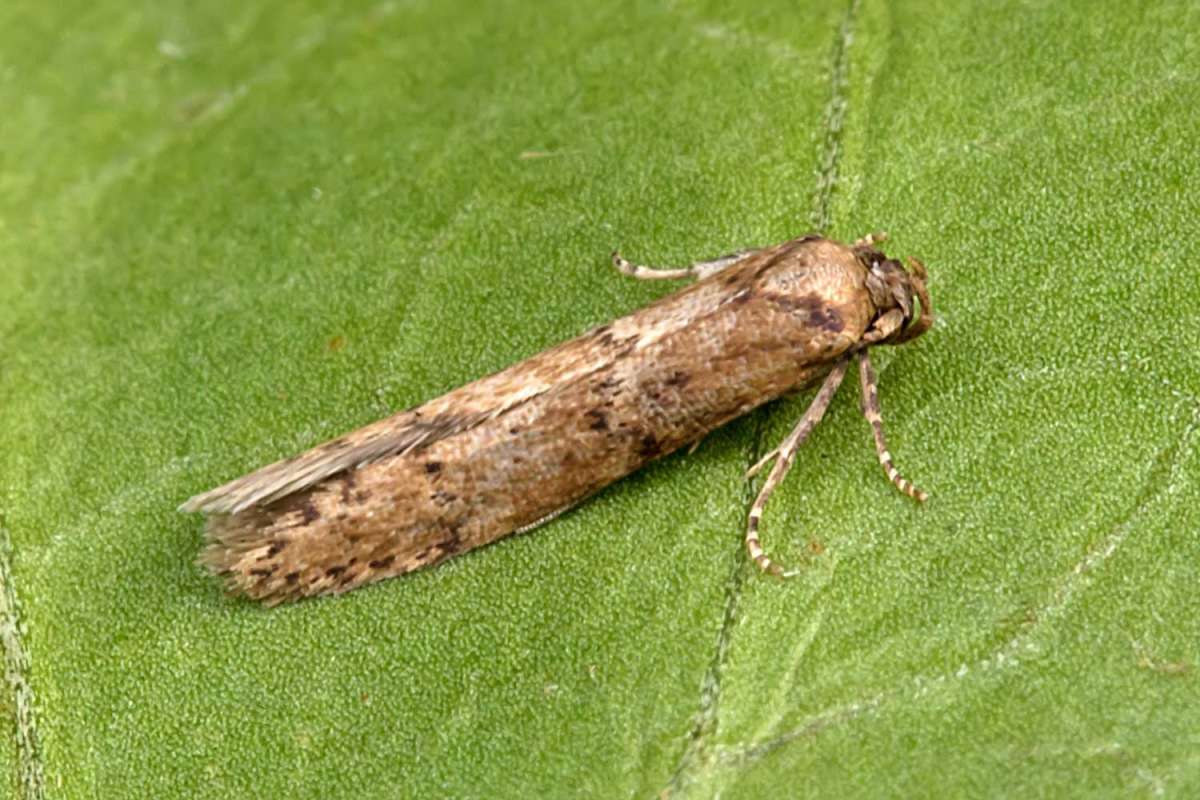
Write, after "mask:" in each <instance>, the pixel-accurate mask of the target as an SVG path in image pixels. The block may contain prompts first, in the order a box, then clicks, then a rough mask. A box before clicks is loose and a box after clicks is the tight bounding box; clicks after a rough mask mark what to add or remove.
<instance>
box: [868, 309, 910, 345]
mask: <svg viewBox="0 0 1200 800" xmlns="http://www.w3.org/2000/svg"><path fill="white" fill-rule="evenodd" d="M903 326H904V312H903V311H901V310H900V309H898V308H893V309H892V310H891V311H885V312H884V313H883V314H880V315H879V319H877V320H875V324H874V325H872V326H871V328H870V330H868V331H867V332H866V333H864V334H863V337H862V339H859V342H858V348H859V349H860V351H861V352H866V349H867V347H869V346H870V345H873V344H878V343H879V342H882V341H886V340H887V339H889V338H890V337H892V336H895V335H896V334H898V333H899V332H900V328H901V327H903Z"/></svg>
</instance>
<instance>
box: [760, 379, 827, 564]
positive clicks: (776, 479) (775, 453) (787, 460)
mask: <svg viewBox="0 0 1200 800" xmlns="http://www.w3.org/2000/svg"><path fill="white" fill-rule="evenodd" d="M849 363H850V362H849V361H848V360H842V361H839V362H838V363H837V364H836V365H834V367H833V369H832V370H830V372H829V375H828V376H827V377H826V378H825V382H824V383H823V384H821V388H820V389H819V390H818V391H817V396H816V397H815V398H813V401H812V404H811V405H809V407H808V410H807V411H805V412H804V416H803V417H801V418H800V422H798V423H796V427H795V428H793V429H792V432H791V433H789V434H788V435H787V438H786V439H784V440H783V442H782V443H781V444H780V445H779V447H777V448H775V449H774V450H772V451H771V452H770V453H769V454H768V458H772V457H773V458H774V459H775V466H774V467H772V468H771V472H770V473H769V474H768V475H767V480H766V483H764V484H763V487H762V489H761V490H759V492H758V497H756V498H755V499H754V505H752V506H750V516H749V518H748V519H747V520H746V549H747V550H749V551H750V558H752V559H754V563H755V564H757V565H758V567H759V569H761V570H762V571H763V572H769V573H771V574H772V575H777V576H779V577H781V578H786V577H789V576H790V575H793V574H795V573H792V572H784V570H783V568H782V567H780V566H779V565H778V564H776V563H775V562H773V561H771V559H769V558H767V554H766V553H765V552H763V548H762V544H760V543H759V541H758V521H759V520H760V519H762V513H763V508H764V507H765V506H766V504H767V500H768V498H770V496H771V492H773V491H775V487H776V486H778V485H779V483H780V481H782V480H783V478H784V476H785V475H787V473H788V470H789V469H791V468H792V459H793V458H795V456H796V450H797V448H799V447H800V445H801V444H803V443H804V440H805V439H807V438H808V435H809V434H810V433H812V429H813V428H815V427H816V426H817V423H818V422H820V421H821V417H823V416H825V410H826V409H827V408H829V402H830V401H831V400H833V396H834V394H836V393H837V390H838V386H840V385H841V383H842V378H845V377H846V367H847V366H849ZM762 463H764V462H760V465H761V464H762ZM757 468H758V467H757V466H756V467H755V468H753V469H757Z"/></svg>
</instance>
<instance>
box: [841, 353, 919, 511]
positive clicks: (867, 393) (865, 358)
mask: <svg viewBox="0 0 1200 800" xmlns="http://www.w3.org/2000/svg"><path fill="white" fill-rule="evenodd" d="M858 377H859V382H860V383H861V384H862V406H861V407H862V413H863V416H864V417H866V418H867V422H868V423H869V424H870V425H871V433H872V434H873V435H874V436H875V453H876V454H877V455H878V456H879V465H880V466H881V467H883V471H884V472H885V473H887V476H888V480H889V481H891V482H892V484H893V485H894V486H895V487H896V488H897V489H899V490H900V491H902V492H904V493H905V494H906V495H908V496H909V497H911V498H913V499H914V500H916V501H917V502H919V503H924V502H925V500H926V499H928V497H929V495H928V494H926V493H925V492H923V491H922V490H920V489H918V488H917V487H916V486H914V485H913V484H912V482H911V481H909V480H908V479H907V478H905V477H904V476H903V475H901V474H900V471H899V470H897V469H896V467H895V465H893V464H892V454H891V453H889V452H888V446H887V439H885V438H884V436H883V413H882V412H881V411H880V408H879V386H878V384H877V383H876V380H875V370H874V369H872V368H871V357H870V356H869V355H867V351H866V350H863V351H861V352H860V353H859V354H858Z"/></svg>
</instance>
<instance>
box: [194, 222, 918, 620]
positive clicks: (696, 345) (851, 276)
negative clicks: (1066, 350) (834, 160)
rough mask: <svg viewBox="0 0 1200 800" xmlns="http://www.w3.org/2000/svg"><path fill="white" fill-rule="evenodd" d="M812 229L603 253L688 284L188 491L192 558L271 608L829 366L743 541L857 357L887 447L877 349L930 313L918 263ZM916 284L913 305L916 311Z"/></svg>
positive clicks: (543, 501)
mask: <svg viewBox="0 0 1200 800" xmlns="http://www.w3.org/2000/svg"><path fill="white" fill-rule="evenodd" d="M882 239H883V235H882V234H877V235H873V236H867V237H865V238H863V239H860V240H859V241H857V242H855V243H854V244H851V245H846V244H842V243H840V242H835V241H831V240H829V239H824V238H821V237H819V236H805V237H803V238H801V239H796V240H793V241H790V242H786V243H784V244H780V245H776V246H774V247H765V248H760V249H753V250H745V251H741V252H738V253H734V254H732V255H728V256H725V257H723V258H719V259H715V260H713V261H706V262H700V263H697V264H694V265H692V266H690V267H687V268H684V269H672V270H667V269H653V268H650V267H644V266H638V265H634V264H630V263H629V262H628V261H626V260H625V259H623V258H621V257H620V255H618V254H616V253H614V254H613V264H614V265H615V266H616V268H617V269H619V270H620V271H621V272H623V273H625V274H626V275H630V276H632V277H635V278H684V277H691V276H694V277H696V278H698V279H699V280H698V281H697V282H696V283H695V284H693V285H692V286H689V287H687V288H685V289H683V290H681V291H679V292H677V293H675V294H672V295H669V296H667V297H664V298H662V299H661V300H658V301H657V302H654V303H651V304H650V305H648V306H646V307H645V308H642V309H641V310H639V311H635V312H634V313H632V314H630V315H629V316H626V317H622V318H620V319H617V320H614V321H613V322H610V323H608V324H607V325H601V326H600V327H598V328H594V329H592V330H590V331H588V332H587V333H585V334H583V335H582V336H580V337H578V338H576V339H572V340H571V341H569V342H565V343H563V344H560V345H558V346H557V347H554V348H551V349H549V350H546V351H545V352H542V353H539V354H537V355H535V356H533V357H531V358H528V359H526V360H525V361H522V362H521V363H519V364H516V365H514V366H512V367H509V368H508V369H506V370H504V371H502V372H498V373H496V374H494V375H490V376H488V377H486V378H482V379H480V380H477V381H475V382H474V383H470V384H467V385H466V386H463V387H461V388H459V389H455V390H454V391H452V392H449V393H448V394H445V395H443V396H441V397H438V398H435V399H433V400H430V401H429V402H427V403H425V404H424V405H421V406H417V407H416V408H412V409H409V410H408V411H402V412H400V413H398V414H395V415H394V416H391V417H388V418H387V419H384V420H381V421H379V422H376V423H374V424H372V425H368V426H367V427H365V428H361V429H359V430H357V431H354V432H353V433H348V434H346V435H345V436H342V437H340V438H337V439H334V440H332V441H330V442H326V443H325V444H322V445H319V446H318V447H315V448H313V449H312V450H309V451H308V452H306V453H302V454H300V455H298V456H295V457H293V458H289V459H285V460H283V461H279V462H276V463H274V464H271V465H269V466H266V467H263V468H262V469H260V470H258V471H256V472H252V473H250V474H249V475H246V476H245V477H242V478H238V479H237V480H235V481H232V482H230V483H227V484H225V485H224V486H220V487H218V488H216V489H213V490H212V491H210V492H206V493H204V494H200V495H197V496H195V497H193V498H191V499H190V500H188V501H187V502H186V503H184V504H183V505H182V506H181V510H183V511H202V512H205V513H207V514H208V515H209V518H208V525H207V537H208V544H207V546H206V548H205V550H204V552H203V553H202V554H201V561H202V563H204V564H205V565H207V566H208V567H209V568H210V569H211V570H212V571H213V572H214V573H216V574H218V575H222V576H224V577H225V580H226V584H227V586H228V588H229V590H230V591H232V592H235V593H241V594H245V595H248V596H250V597H252V598H255V599H259V600H263V601H265V602H267V603H269V604H275V603H279V602H283V601H286V600H292V599H296V598H300V597H305V596H310V595H319V594H326V593H339V592H345V591H349V590H350V589H355V588H357V587H359V586H362V585H364V584H367V583H371V582H373V581H377V580H381V579H383V578H390V577H392V576H395V575H401V574H403V573H406V572H412V571H413V570H416V569H419V568H421V567H426V566H430V565H432V564H437V563H439V562H441V561H444V560H445V559H447V558H450V557H451V556H455V555H458V554H459V553H464V552H466V551H468V550H471V549H474V548H476V547H479V546H480V545H483V544H487V543H488V542H491V541H494V540H496V539H499V538H500V537H502V536H507V535H508V534H511V533H517V532H521V531H526V530H529V529H531V528H534V527H536V526H538V525H540V524H542V523H544V522H546V521H548V520H550V519H553V518H554V517H556V516H558V515H559V514H561V513H563V512H564V511H566V510H567V509H569V508H571V507H573V506H575V505H577V504H578V503H579V502H580V501H582V500H583V499H584V498H586V497H588V496H589V495H592V494H594V493H595V492H597V491H599V490H600V489H602V488H603V487H605V486H607V485H608V484H610V483H612V482H613V481H616V480H617V479H619V478H622V477H624V476H625V475H628V474H629V473H631V472H633V471H634V470H636V469H638V468H639V467H641V466H643V465H644V464H646V463H647V462H649V461H651V460H653V459H656V458H658V457H660V456H663V455H666V454H667V453H670V452H672V451H673V450H676V449H677V448H679V447H682V446H683V445H686V444H690V443H694V442H698V441H699V440H700V439H701V438H703V437H704V436H705V434H707V433H708V432H709V431H712V430H713V429H715V428H717V427H719V426H721V425H723V424H725V423H726V422H728V421H729V420H731V419H733V418H734V417H738V416H740V415H742V414H745V413H746V412H747V411H750V410H751V409H753V408H755V407H757V406H759V405H762V404H763V403H766V402H768V401H770V400H773V399H775V398H777V397H779V396H780V395H783V394H785V393H788V392H791V391H794V390H797V389H801V388H803V387H805V386H807V385H809V384H812V383H815V382H816V381H818V380H821V379H823V383H822V384H821V388H820V389H819V390H818V392H817V396H816V399H814V400H813V402H812V405H811V406H810V407H809V409H808V411H807V412H806V413H805V414H804V416H803V418H802V419H801V420H800V422H799V424H798V425H797V426H796V428H795V430H793V431H792V433H791V434H790V435H789V436H788V437H787V438H786V439H785V440H784V441H783V442H782V443H781V444H780V445H779V446H778V447H777V448H775V449H774V450H772V451H771V452H769V453H768V454H767V455H766V456H765V457H764V458H763V459H762V460H761V461H760V462H759V463H758V464H756V465H755V466H754V467H753V468H751V469H750V471H749V472H748V473H747V477H750V476H752V475H754V474H755V473H756V472H758V471H759V470H760V469H761V468H763V467H764V466H765V465H767V464H768V463H770V462H772V461H773V462H774V466H773V467H772V469H771V471H770V473H769V475H768V477H767V479H766V481H765V483H764V485H763V487H762V490H761V492H760V493H759V495H758V498H757V499H756V500H755V502H754V505H753V506H752V508H751V510H750V513H749V519H748V522H747V530H746V545H747V547H748V549H749V552H750V556H751V557H752V558H753V559H754V561H755V562H756V563H757V564H758V566H759V567H761V568H762V569H763V570H766V571H768V572H772V573H774V574H785V573H784V572H783V570H782V569H780V567H779V566H778V565H777V564H774V563H772V561H771V560H770V559H769V558H767V556H766V554H765V553H764V552H763V549H762V547H761V545H760V544H759V539H758V526H759V520H760V518H761V516H762V510H763V506H764V505H765V503H766V501H767V498H768V496H769V495H770V494H771V492H772V491H773V490H774V488H775V487H776V486H777V485H778V484H779V482H780V480H782V479H783V477H784V475H785V474H786V473H787V471H788V469H789V467H790V466H791V464H792V460H793V459H794V457H795V454H796V449H797V448H798V447H799V446H800V444H801V443H802V442H803V441H804V439H805V438H806V437H807V436H808V434H809V432H810V431H811V430H812V429H813V427H815V426H816V424H817V423H818V422H819V421H820V419H821V416H822V415H823V414H824V412H825V409H826V408H827V407H828V406H829V402H830V400H832V399H833V395H834V393H835V392H836V390H837V388H838V385H839V384H840V383H841V381H842V379H843V377H844V376H845V374H846V370H847V368H848V366H849V364H850V361H851V360H853V359H855V358H857V359H858V362H859V367H860V372H859V374H860V379H861V382H862V410H863V413H864V414H865V415H866V418H867V421H868V422H869V423H870V424H871V428H872V431H873V432H874V437H875V447H876V450H877V452H878V456H879V461H880V463H881V464H882V465H883V468H884V470H885V471H886V472H887V475H888V478H889V479H890V480H891V481H892V483H894V484H895V485H896V486H897V487H898V488H899V489H900V490H901V491H903V492H905V493H906V494H908V495H910V496H911V497H914V498H916V499H917V500H924V499H925V494H924V492H921V491H920V490H919V489H917V488H916V487H914V486H913V485H912V484H911V483H909V482H908V481H907V480H905V479H904V478H902V477H900V475H899V473H898V472H897V471H896V468H895V467H894V466H892V461H891V456H890V455H889V454H888V451H887V445H886V443H885V442H884V436H883V425H882V421H881V418H880V412H879V400H878V393H877V390H876V385H875V375H874V373H873V371H872V370H871V364H870V360H869V358H868V355H867V353H868V349H869V348H870V347H871V346H873V345H880V344H900V343H902V342H906V341H908V340H910V339H913V338H915V337H917V336H920V335H921V334H922V333H924V332H925V331H926V330H928V329H929V327H930V326H931V325H932V324H933V313H932V306H931V305H930V300H929V293H928V290H927V289H926V285H925V281H926V272H925V268H924V267H923V266H922V265H921V263H920V262H919V261H916V260H915V259H909V270H906V269H905V268H904V267H903V266H902V265H901V264H900V262H898V261H895V260H892V259H889V258H887V256H885V255H884V254H883V253H882V252H881V251H880V250H878V249H877V248H876V247H875V245H876V244H877V243H878V242H880V241H882ZM914 299H915V300H917V301H919V302H920V315H919V316H917V315H916V310H917V309H916V306H915V304H914Z"/></svg>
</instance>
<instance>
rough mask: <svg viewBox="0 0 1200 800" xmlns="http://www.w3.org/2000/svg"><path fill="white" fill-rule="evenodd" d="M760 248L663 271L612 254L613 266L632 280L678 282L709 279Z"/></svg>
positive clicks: (614, 252)
mask: <svg viewBox="0 0 1200 800" xmlns="http://www.w3.org/2000/svg"><path fill="white" fill-rule="evenodd" d="M758 250H759V248H756V247H752V248H750V249H748V250H739V251H737V252H736V253H730V254H729V255H725V256H721V257H720V258H714V259H712V260H711V261H697V262H696V263H695V264H692V265H690V266H687V267H682V268H680V269H663V268H660V267H647V266H643V265H642V264H632V263H630V262H628V261H626V260H625V259H624V258H621V254H620V253H618V252H617V251H616V250H614V251H613V254H612V262H613V266H614V267H616V268H617V270H618V271H619V272H620V273H621V274H622V275H628V276H629V277H631V278H638V279H639V280H651V281H654V280H677V279H679V278H692V277H695V278H700V279H704V278H707V277H708V276H709V275H713V274H716V273H718V272H720V271H721V270H723V269H725V268H726V267H728V266H729V265H730V264H736V263H737V262H739V261H741V260H742V259H743V258H745V257H746V256H748V255H751V254H752V253H757V252H758Z"/></svg>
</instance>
